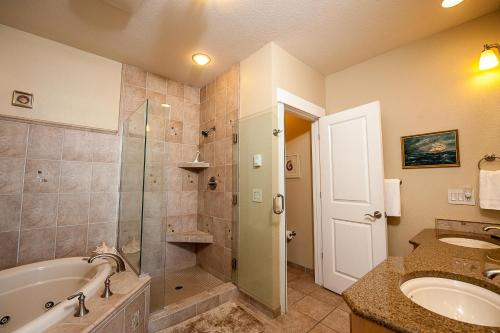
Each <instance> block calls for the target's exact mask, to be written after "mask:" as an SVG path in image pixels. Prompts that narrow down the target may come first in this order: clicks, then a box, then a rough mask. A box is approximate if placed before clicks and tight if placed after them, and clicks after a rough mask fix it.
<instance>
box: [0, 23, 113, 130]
mask: <svg viewBox="0 0 500 333" xmlns="http://www.w3.org/2000/svg"><path fill="white" fill-rule="evenodd" d="M0 44H1V45H2V52H0V73H1V80H0V114H4V115H9V116H17V117H23V118H28V119H37V120H44V121H51V122H57V123H65V124H71V125H79V126H87V127H92V128H99V129H106V130H117V129H118V115H119V104H120V82H121V64H120V63H118V62H116V61H113V60H109V59H106V58H102V57H99V56H96V55H94V54H91V53H87V52H83V51H81V50H78V49H75V48H72V47H69V46H66V45H63V44H59V43H56V42H53V41H50V40H48V39H44V38H41V37H38V36H35V35H32V34H29V33H26V32H23V31H20V30H16V29H12V28H9V27H7V26H4V25H0ZM13 90H21V91H27V92H32V93H33V94H34V107H33V109H26V108H20V107H15V106H12V105H11V101H12V91H13Z"/></svg>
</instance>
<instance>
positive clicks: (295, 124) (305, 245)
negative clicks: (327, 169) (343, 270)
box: [285, 113, 314, 269]
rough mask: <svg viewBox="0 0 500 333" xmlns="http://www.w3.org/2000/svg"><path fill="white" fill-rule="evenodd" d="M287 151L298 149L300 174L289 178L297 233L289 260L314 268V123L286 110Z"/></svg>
mask: <svg viewBox="0 0 500 333" xmlns="http://www.w3.org/2000/svg"><path fill="white" fill-rule="evenodd" d="M285 142H286V146H285V149H286V153H287V154H289V153H298V154H299V158H300V172H301V177H300V178H287V179H286V194H285V198H286V211H285V212H286V223H287V229H288V230H295V231H296V232H297V236H296V237H295V238H294V239H292V240H291V241H288V243H287V244H288V245H287V255H288V257H287V260H288V261H290V262H293V263H295V264H298V265H301V266H303V267H307V268H311V269H313V268H314V239H313V229H314V227H313V206H312V167H311V123H310V122H309V121H307V120H304V119H301V118H298V117H296V116H294V115H292V114H290V113H286V114H285Z"/></svg>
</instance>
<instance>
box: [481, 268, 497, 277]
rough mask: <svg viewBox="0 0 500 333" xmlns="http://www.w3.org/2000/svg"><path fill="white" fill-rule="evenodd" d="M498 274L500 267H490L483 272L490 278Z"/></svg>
mask: <svg viewBox="0 0 500 333" xmlns="http://www.w3.org/2000/svg"><path fill="white" fill-rule="evenodd" d="M497 275H500V269H490V270H486V271H484V272H483V276H484V277H486V278H488V279H494V278H495V277H496V276H497Z"/></svg>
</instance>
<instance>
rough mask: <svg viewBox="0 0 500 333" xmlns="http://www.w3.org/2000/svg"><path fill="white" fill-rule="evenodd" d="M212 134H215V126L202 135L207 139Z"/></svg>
mask: <svg viewBox="0 0 500 333" xmlns="http://www.w3.org/2000/svg"><path fill="white" fill-rule="evenodd" d="M211 132H215V126H214V127H210V128H208V129H206V130H203V131H201V135H203V136H204V137H205V138H206V137H208V135H209V134H210V133H211Z"/></svg>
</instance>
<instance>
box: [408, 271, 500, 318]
mask: <svg viewBox="0 0 500 333" xmlns="http://www.w3.org/2000/svg"><path fill="white" fill-rule="evenodd" d="M400 288H401V291H402V292H403V294H405V295H406V297H408V298H410V299H411V300H412V301H413V302H415V303H417V304H418V305H420V306H422V307H424V308H426V309H427V310H430V311H432V312H435V313H437V314H440V315H442V316H445V317H448V318H451V319H455V320H458V321H462V322H466V323H470V324H475V325H482V326H493V327H500V295H498V294H496V293H494V292H492V291H490V290H487V289H484V288H481V287H478V286H475V285H473V284H470V283H465V282H461V281H456V280H451V279H444V278H435V277H422V278H415V279H411V280H408V281H406V282H404V283H403V284H401V286H400Z"/></svg>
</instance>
